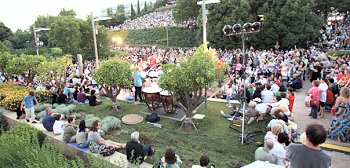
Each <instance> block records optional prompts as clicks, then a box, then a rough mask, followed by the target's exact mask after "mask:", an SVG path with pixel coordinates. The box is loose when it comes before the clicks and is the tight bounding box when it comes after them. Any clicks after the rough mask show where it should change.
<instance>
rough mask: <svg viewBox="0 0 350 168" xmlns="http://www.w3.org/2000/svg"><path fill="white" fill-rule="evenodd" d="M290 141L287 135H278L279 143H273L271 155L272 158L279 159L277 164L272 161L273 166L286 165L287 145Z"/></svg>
mask: <svg viewBox="0 0 350 168" xmlns="http://www.w3.org/2000/svg"><path fill="white" fill-rule="evenodd" d="M288 140H289V138H288V135H286V134H285V133H280V134H278V138H277V141H274V142H273V148H272V149H271V151H270V153H269V156H270V157H277V162H276V161H272V163H273V164H277V165H285V161H286V149H285V143H287V142H288Z"/></svg>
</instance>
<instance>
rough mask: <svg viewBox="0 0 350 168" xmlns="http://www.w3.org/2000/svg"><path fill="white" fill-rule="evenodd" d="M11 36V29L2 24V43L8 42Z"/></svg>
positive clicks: (0, 28)
mask: <svg viewBox="0 0 350 168" xmlns="http://www.w3.org/2000/svg"><path fill="white" fill-rule="evenodd" d="M11 35H12V31H11V29H10V28H8V27H7V26H5V24H4V23H2V22H0V41H4V40H7V39H8V38H9V37H10V36H11Z"/></svg>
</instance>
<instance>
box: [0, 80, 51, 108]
mask: <svg viewBox="0 0 350 168" xmlns="http://www.w3.org/2000/svg"><path fill="white" fill-rule="evenodd" d="M29 91H31V89H30V88H28V87H24V86H19V85H15V84H13V83H8V82H6V83H1V84H0V106H2V107H4V108H5V109H8V110H12V111H15V110H16V109H17V105H18V103H19V102H20V101H22V100H23V98H24V96H26V95H27V94H28V92H29ZM35 94H36V98H37V100H38V102H39V103H48V102H51V94H50V92H49V91H37V92H35Z"/></svg>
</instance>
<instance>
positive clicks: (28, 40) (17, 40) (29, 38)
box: [10, 29, 34, 49]
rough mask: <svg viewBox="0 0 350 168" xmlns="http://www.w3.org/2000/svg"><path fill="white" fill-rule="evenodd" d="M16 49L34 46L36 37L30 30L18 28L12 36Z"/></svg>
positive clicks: (11, 39)
mask: <svg viewBox="0 0 350 168" xmlns="http://www.w3.org/2000/svg"><path fill="white" fill-rule="evenodd" d="M10 41H11V42H12V44H13V48H14V49H21V48H29V47H30V46H33V45H34V44H33V41H34V37H33V34H32V33H31V32H29V31H23V30H21V29H18V30H17V31H16V32H14V33H13V35H12V36H11V38H10Z"/></svg>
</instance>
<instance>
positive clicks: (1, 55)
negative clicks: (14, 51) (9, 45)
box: [0, 42, 12, 72]
mask: <svg viewBox="0 0 350 168" xmlns="http://www.w3.org/2000/svg"><path fill="white" fill-rule="evenodd" d="M0 43H1V42H0ZM11 59H12V55H11V54H10V53H9V52H5V51H1V50H0V62H1V64H0V72H6V66H7V64H8V62H9V60H11Z"/></svg>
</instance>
